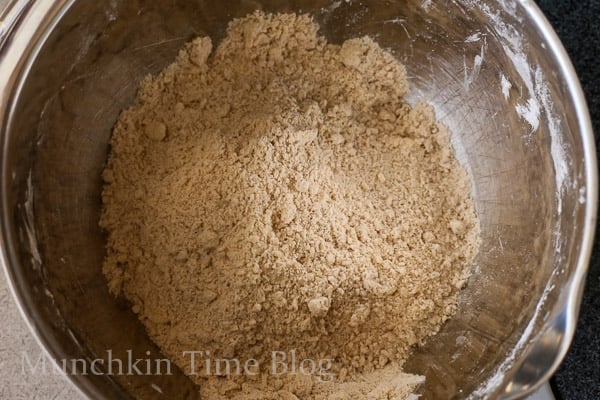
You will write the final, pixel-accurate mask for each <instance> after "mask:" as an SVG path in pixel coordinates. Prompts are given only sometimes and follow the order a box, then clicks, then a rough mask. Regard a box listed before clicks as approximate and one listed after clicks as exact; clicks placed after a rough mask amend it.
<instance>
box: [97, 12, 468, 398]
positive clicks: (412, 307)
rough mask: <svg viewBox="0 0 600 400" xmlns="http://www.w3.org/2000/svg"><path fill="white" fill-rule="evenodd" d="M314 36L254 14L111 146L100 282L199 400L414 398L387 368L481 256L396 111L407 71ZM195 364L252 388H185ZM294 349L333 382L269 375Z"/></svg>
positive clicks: (369, 44)
mask: <svg viewBox="0 0 600 400" xmlns="http://www.w3.org/2000/svg"><path fill="white" fill-rule="evenodd" d="M317 30H318V27H317V26H316V25H315V24H314V23H313V22H312V20H311V18H310V17H309V16H306V15H293V14H283V15H264V14H261V13H256V14H253V15H250V16H248V17H246V18H243V19H238V20H234V21H233V22H232V23H231V24H230V26H229V30H228V35H227V37H226V38H225V39H224V40H223V41H222V43H221V44H220V45H219V46H218V47H217V48H216V49H213V45H212V43H211V40H210V39H208V38H199V39H196V40H194V41H193V42H191V43H189V44H187V45H186V46H185V48H184V49H183V50H181V52H180V53H179V56H178V57H177V60H176V62H175V63H174V64H172V65H171V66H169V67H167V68H166V69H165V70H164V71H163V72H162V73H160V74H159V75H158V76H157V77H154V78H152V77H148V78H147V79H146V80H145V81H144V82H143V83H142V87H141V90H140V92H139V95H138V99H137V102H136V104H135V105H134V106H133V107H131V108H130V109H128V110H126V111H124V112H123V113H122V115H121V117H120V119H119V121H118V123H117V125H116V127H115V130H114V133H113V137H112V150H111V154H110V157H109V162H108V166H107V168H106V170H105V171H104V180H105V182H106V185H105V188H104V192H103V202H104V211H103V214H102V218H101V226H102V227H103V228H105V229H106V230H107V232H108V246H107V256H106V260H105V263H104V273H105V275H106V277H107V278H108V282H109V286H110V289H111V291H112V292H114V293H115V294H123V295H124V296H125V297H127V298H128V299H129V300H130V301H131V303H132V304H133V310H134V312H136V313H137V314H138V315H139V318H140V319H141V321H142V322H143V323H144V324H145V326H146V327H147V330H148V333H149V334H150V336H151V337H152V338H153V340H154V341H155V342H156V343H157V344H158V345H159V346H160V347H161V349H162V350H163V351H164V353H165V354H167V355H168V356H169V357H171V359H172V360H173V361H174V362H175V363H177V364H178V365H179V366H180V367H181V368H182V369H183V371H184V372H186V371H187V373H190V375H194V376H193V378H194V379H196V381H197V382H198V383H200V384H201V387H202V392H203V394H204V395H205V396H206V397H204V398H208V399H219V398H240V399H254V398H255V399H271V398H272V399H294V398H299V399H351V398H356V399H365V398H370V399H399V398H404V397H405V396H406V395H407V394H408V393H410V390H411V389H412V388H413V387H414V386H415V385H416V384H417V383H418V382H420V380H419V378H418V377H410V376H408V377H407V376H401V375H399V373H400V372H399V371H400V370H399V366H400V365H401V363H402V362H403V360H405V358H406V357H407V355H408V354H409V351H410V349H411V347H412V346H414V345H418V344H420V343H422V342H423V341H424V340H425V339H426V338H427V337H428V336H430V335H432V334H435V333H436V332H437V331H438V330H439V328H440V326H441V325H442V324H443V323H444V321H446V320H447V319H448V318H449V317H451V316H452V314H453V313H454V312H455V310H456V307H457V293H458V292H459V290H460V288H461V287H462V286H463V284H464V282H465V280H466V278H467V277H468V272H469V264H470V262H471V261H472V259H473V257H474V255H475V251H476V248H477V246H478V240H479V239H478V235H479V231H478V221H477V219H476V216H475V212H474V207H473V204H472V202H471V200H470V182H469V180H468V178H467V175H466V173H465V172H464V170H463V169H462V168H461V167H460V166H459V165H458V163H457V162H456V160H455V159H454V156H453V153H452V151H451V146H450V143H449V133H448V131H447V129H446V128H445V127H443V126H441V125H439V124H437V123H436V122H435V119H434V115H433V111H432V109H431V108H430V107H429V106H426V105H419V106H417V107H415V108H411V107H410V106H409V105H407V104H406V103H405V102H404V101H403V99H402V96H403V95H404V94H405V93H406V92H407V82H406V72H405V69H404V67H403V66H402V65H401V64H400V63H399V62H398V61H397V60H396V59H395V58H394V57H393V56H392V55H390V54H389V53H387V52H386V51H384V50H382V49H381V48H379V47H378V45H377V44H376V43H375V42H373V41H372V40H371V39H369V38H359V39H352V40H348V41H346V42H345V43H343V44H342V45H341V46H338V45H332V44H328V43H327V42H326V41H325V39H324V38H323V37H320V36H318V34H317ZM191 350H202V351H207V352H208V353H207V354H209V355H210V356H209V357H208V358H211V357H214V358H221V359H225V358H227V359H238V360H241V362H242V363H243V362H244V360H250V359H255V360H256V361H257V363H258V366H257V367H256V371H254V372H260V373H261V374H260V375H259V376H254V373H252V374H242V376H229V377H227V378H226V377H215V376H214V375H215V374H213V373H211V372H210V371H200V372H199V373H198V374H192V370H191V367H192V366H191V365H190V363H191V359H190V357H189V355H188V356H186V355H184V352H185V351H191ZM291 350H295V352H296V353H297V357H298V359H310V360H326V359H331V360H333V361H332V366H331V371H332V372H333V373H334V374H335V379H334V381H335V383H332V382H328V383H321V381H322V380H323V379H316V377H315V376H313V377H312V378H311V377H310V376H308V377H306V376H301V375H296V376H292V377H290V376H287V375H285V376H273V374H269V366H271V364H270V362H271V359H272V354H273V352H276V351H281V352H289V351H291ZM196 362H198V361H196ZM384 367H385V368H384ZM271 372H272V371H271ZM217 375H219V374H217ZM221 375H222V373H221ZM321 378H322V377H321ZM404 378H406V379H404ZM407 382H408V383H407Z"/></svg>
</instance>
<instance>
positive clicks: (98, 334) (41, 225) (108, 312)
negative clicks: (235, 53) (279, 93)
mask: <svg viewBox="0 0 600 400" xmlns="http://www.w3.org/2000/svg"><path fill="white" fill-rule="evenodd" d="M258 8H262V9H264V10H267V11H302V12H310V13H312V14H313V15H314V17H315V19H316V20H317V21H318V22H319V23H320V24H321V32H322V34H323V35H325V36H326V37H327V38H328V39H329V40H330V41H332V42H340V41H343V40H344V39H346V38H349V37H355V36H357V35H371V36H373V37H374V38H375V39H376V40H377V41H378V42H379V43H380V44H381V45H382V46H384V47H386V48H389V49H391V51H393V53H394V54H395V55H397V57H398V58H399V59H400V60H402V61H403V62H404V63H405V64H406V66H407V68H408V73H409V76H410V84H411V85H412V92H411V95H410V101H416V100H417V99H420V98H423V99H425V100H426V101H428V102H430V103H432V104H433V105H434V106H435V109H436V111H437V116H438V117H439V119H440V120H441V121H442V122H443V123H445V124H446V125H448V126H449V127H450V129H451V130H452V132H453V143H454V146H455V149H456V152H457V155H458V158H459V159H460V161H461V162H462V163H463V164H464V165H465V167H466V168H467V169H468V171H469V172H470V173H471V175H472V177H473V195H474V199H475V202H476V206H477V211H478V213H479V216H480V218H481V223H482V239H483V242H482V245H481V250H480V253H479V256H478V258H477V260H476V262H475V265H474V267H473V268H474V269H473V271H474V273H473V276H472V278H471V280H470V282H469V283H468V287H467V288H466V289H465V290H464V292H463V293H462V295H461V300H460V310H459V312H458V314H457V316H456V317H455V318H454V319H453V320H451V321H450V322H449V323H447V324H446V325H445V326H444V328H443V329H442V331H441V332H440V333H439V334H438V335H437V336H435V337H433V338H431V339H430V340H429V341H428V342H427V343H426V344H425V345H424V346H423V347H421V348H419V349H417V350H416V351H415V352H414V355H413V356H412V357H411V359H410V360H409V361H408V363H407V364H406V369H407V370H408V371H410V372H417V373H420V374H424V375H426V376H427V383H426V385H425V386H424V387H423V388H422V389H421V392H422V393H423V394H424V395H425V398H427V399H449V398H467V397H472V398H482V397H490V398H494V397H502V398H513V397H518V396H522V395H524V394H526V393H529V392H530V391H531V390H533V389H535V388H536V387H537V386H539V385H540V384H541V383H542V382H543V381H544V380H545V379H547V378H548V376H549V375H550V374H551V373H552V372H553V371H554V370H555V369H556V367H557V365H558V363H559V362H560V361H561V359H562V358H563V356H564V354H565V351H566V349H567V347H568V345H569V342H570V340H571V337H572V335H573V331H574V327H575V321H576V317H577V313H578V307H579V303H580V296H581V291H582V285H583V281H584V276H585V272H586V268H587V262H588V257H589V254H590V248H591V242H592V235H593V229H594V225H595V216H596V191H597V188H596V186H597V182H596V160H595V155H594V154H595V152H594V145H593V141H592V132H591V126H590V120H589V116H588V112H587V109H586V105H585V101H584V98H583V96H582V92H581V89H580V87H579V83H578V81H577V78H576V76H575V73H574V71H573V68H572V66H571V64H570V62H569V59H568V57H567V55H566V54H565V51H564V49H563V48H562V46H561V45H560V43H559V41H558V39H557V37H556V35H555V34H554V32H553V31H552V29H551V28H550V26H549V25H548V22H547V21H546V20H545V18H544V17H543V16H542V14H541V13H540V11H539V9H538V8H537V7H536V5H535V4H534V3H533V2H532V1H529V0H521V1H513V0H505V1H499V0H498V1H493V0H489V1H476V0H461V1H458V0H457V1H452V0H443V1H442V0H439V1H435V0H370V1H368V0H362V1H360V0H338V1H330V0H288V1H281V0H220V1H209V0H127V1H125V0H110V1H97V2H95V1H83V0H79V1H76V0H45V1H34V0H18V1H13V3H12V6H11V7H10V8H9V9H8V11H7V12H6V13H5V15H3V16H2V25H1V27H0V45H1V46H2V48H1V50H0V90H1V95H2V99H1V103H0V118H1V139H2V142H1V143H2V144H1V146H2V156H1V171H0V179H1V201H0V203H1V207H2V217H1V235H2V237H1V244H2V258H3V260H2V261H3V263H4V267H5V270H6V272H7V276H8V278H9V281H10V284H11V286H12V289H13V291H14V294H15V296H16V298H17V300H18V303H19V304H20V307H21V309H22V311H23V315H24V317H25V318H26V319H27V321H28V322H29V325H30V327H31V330H32V331H33V332H34V334H35V336H36V337H37V338H38V339H39V341H40V343H41V344H42V345H43V347H45V349H47V351H48V352H49V353H50V354H51V355H52V357H54V358H56V359H58V360H62V359H81V358H88V359H96V358H100V357H107V355H106V351H107V350H108V349H111V350H112V352H113V357H115V358H117V357H121V358H124V357H126V355H125V354H126V353H125V352H126V351H127V350H128V349H131V350H133V353H132V354H133V356H134V357H142V358H144V357H146V352H147V351H150V352H151V353H152V354H153V355H157V357H160V353H159V350H158V349H157V348H156V347H155V346H154V345H153V344H152V343H151V341H150V340H149V339H148V337H147V336H146V334H145V331H144V329H143V327H142V326H141V324H140V323H139V322H138V321H137V319H136V317H135V316H134V314H133V313H132V312H131V311H130V310H129V307H128V305H127V303H126V302H125V301H124V300H123V299H115V298H113V297H112V296H110V295H109V293H108V290H107V287H106V283H105V280H104V278H103V276H102V273H101V271H100V266H101V262H102V258H103V254H104V248H103V244H104V237H103V233H102V232H101V230H100V229H99V228H98V217H99V211H100V204H101V200H100V192H101V179H100V173H101V171H102V168H103V165H104V163H105V161H106V157H107V152H108V140H109V136H110V133H111V128H112V126H113V124H114V123H115V121H116V119H117V117H118V114H119V111H120V110H122V109H123V108H125V107H127V106H128V105H129V104H130V102H131V101H132V100H133V98H134V95H135V92H136V86H137V83H138V82H139V81H140V80H141V79H142V78H143V77H144V76H145V75H147V74H153V73H156V72H158V71H160V70H161V69H162V68H164V67H165V66H166V65H167V64H169V63H170V62H171V61H172V60H173V59H174V57H175V55H176V53H177V51H178V49H179V48H180V47H181V46H182V45H183V43H184V42H186V41H187V40H189V39H191V38H193V37H195V36H197V35H210V36H211V37H213V38H215V39H217V40H218V39H219V38H221V37H223V35H224V31H225V28H226V26H227V22H228V21H230V20H231V19H232V18H233V17H240V16H244V15H245V14H247V13H248V12H250V11H252V10H255V9H258ZM70 378H71V380H72V381H73V382H74V384H75V385H76V386H77V387H78V388H79V389H80V390H81V391H82V392H83V393H84V394H86V395H87V396H89V397H91V398H115V399H116V398H139V399H142V398H143V399H151V398H168V399H183V398H190V399H193V398H198V395H197V390H196V388H195V387H194V386H193V385H192V383H191V381H190V380H189V379H187V378H186V377H185V376H184V375H183V374H182V373H181V372H180V371H173V375H172V376H137V375H133V376H95V375H88V376H82V375H80V374H72V375H71V376H70ZM161 392H162V394H161Z"/></svg>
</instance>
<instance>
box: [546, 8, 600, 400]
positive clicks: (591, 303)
mask: <svg viewBox="0 0 600 400" xmlns="http://www.w3.org/2000/svg"><path fill="white" fill-rule="evenodd" d="M537 3H538V4H539V6H540V7H541V8H542V10H543V11H544V12H545V13H546V16H547V17H548V19H549V20H550V22H551V23H552V25H553V26H554V29H555V30H556V32H557V33H558V36H560V38H561V39H562V41H563V44H564V46H565V48H566V49H567V51H568V52H569V54H570V56H571V60H572V61H573V64H574V65H575V69H576V70H577V73H578V75H579V79H580V80H581V83H582V85H583V89H584V91H585V94H586V97H587V101H588V105H589V107H590V113H591V115H592V121H593V124H594V130H595V134H594V136H595V138H596V146H597V147H600V146H599V144H600V140H599V139H600V0H537ZM553 390H554V392H555V395H556V397H557V399H564V400H588V399H589V400H592V399H593V400H597V399H600V231H598V229H596V240H595V243H594V252H593V255H592V260H591V263H590V272H589V275H588V279H587V284H586V290H585V293H584V297H583V304H582V306H581V316H580V319H579V323H578V325H577V331H576V333H575V339H574V340H573V344H572V346H571V349H570V351H569V353H568V355H567V357H566V359H565V361H564V362H563V364H562V366H561V368H560V369H559V371H558V373H557V374H556V376H555V377H554V380H553Z"/></svg>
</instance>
